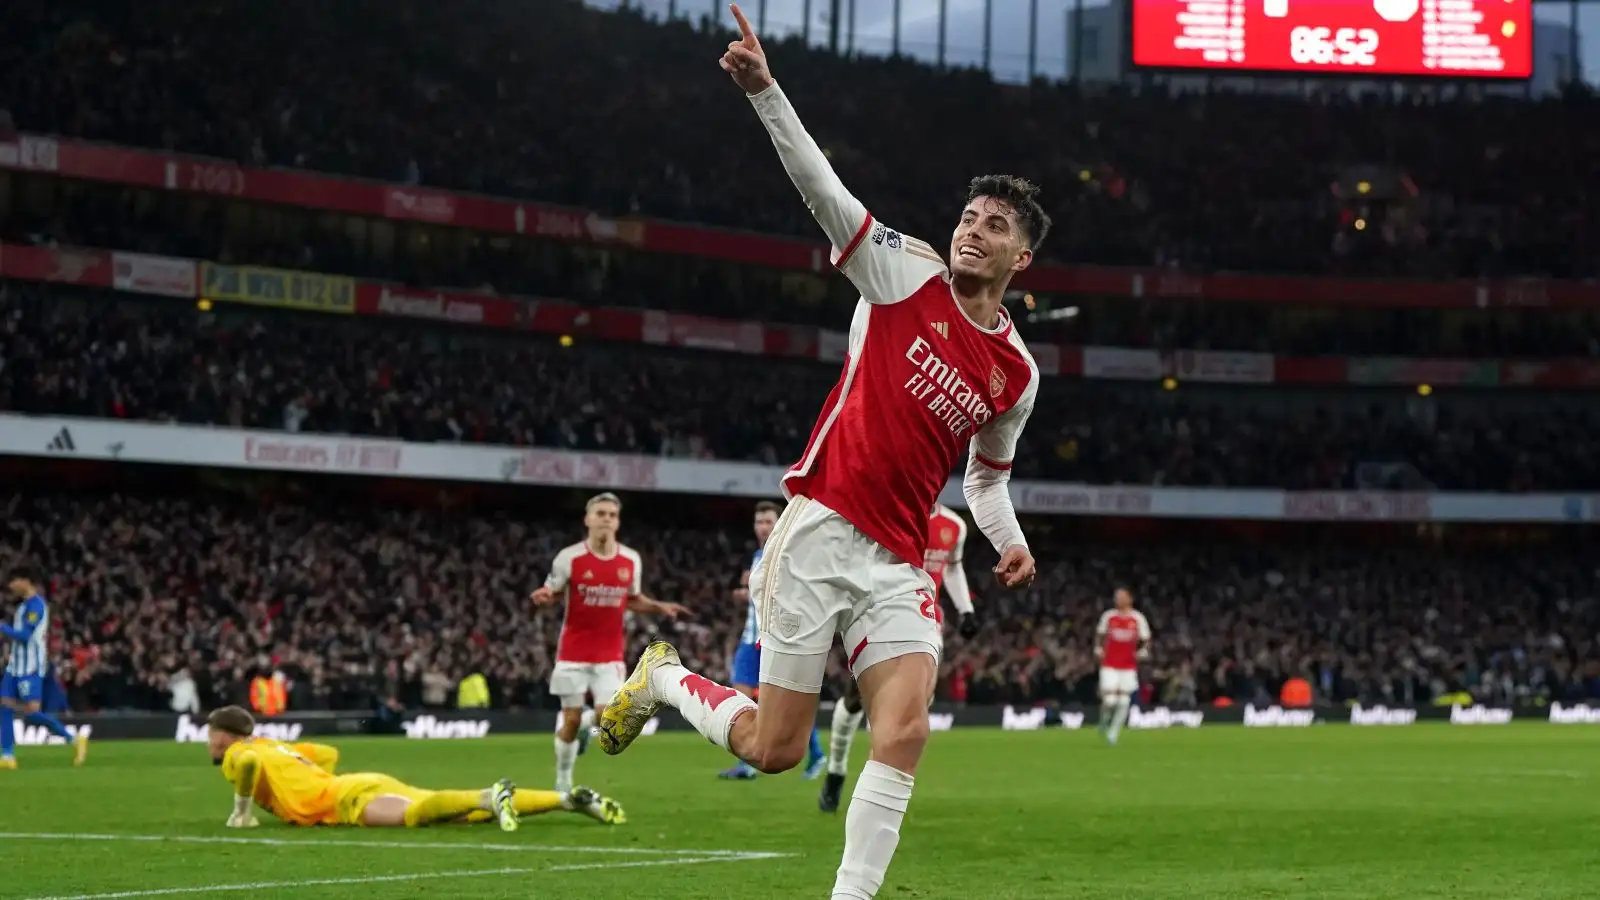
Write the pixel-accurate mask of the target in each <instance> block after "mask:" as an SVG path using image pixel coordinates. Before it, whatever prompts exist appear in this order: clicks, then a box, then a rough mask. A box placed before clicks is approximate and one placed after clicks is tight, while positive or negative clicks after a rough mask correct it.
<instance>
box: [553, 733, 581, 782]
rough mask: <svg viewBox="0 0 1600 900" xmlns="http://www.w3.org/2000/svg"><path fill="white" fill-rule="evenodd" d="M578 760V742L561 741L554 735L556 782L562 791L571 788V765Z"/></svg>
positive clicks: (559, 736) (558, 736)
mask: <svg viewBox="0 0 1600 900" xmlns="http://www.w3.org/2000/svg"><path fill="white" fill-rule="evenodd" d="M577 762H578V742H577V741H563V740H562V739H561V735H559V734H558V735H556V783H555V789H556V790H557V791H560V792H562V793H566V792H567V791H570V790H572V767H573V766H574V765H576V764H577Z"/></svg>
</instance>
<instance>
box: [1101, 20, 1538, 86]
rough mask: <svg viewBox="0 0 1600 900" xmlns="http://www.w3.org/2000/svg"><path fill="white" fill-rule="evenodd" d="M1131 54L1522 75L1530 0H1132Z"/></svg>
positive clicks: (1302, 69)
mask: <svg viewBox="0 0 1600 900" xmlns="http://www.w3.org/2000/svg"><path fill="white" fill-rule="evenodd" d="M1132 6H1133V29H1132V30H1133V63H1134V65H1136V66H1143V67H1150V68H1162V69H1189V70H1209V71H1218V72H1274V73H1283V74H1290V75H1347V76H1354V77H1379V76H1381V77H1396V76H1400V77H1407V76H1412V77H1432V78H1450V79H1468V78H1478V79H1482V78H1498V79H1511V78H1527V77H1529V76H1530V75H1532V74H1533V21H1532V18H1533V13H1532V10H1533V3H1532V0H1132Z"/></svg>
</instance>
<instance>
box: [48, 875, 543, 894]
mask: <svg viewBox="0 0 1600 900" xmlns="http://www.w3.org/2000/svg"><path fill="white" fill-rule="evenodd" d="M540 871H544V870H541V869H461V870H458V871H454V872H418V873H416V874H413V875H367V876H364V877H360V878H308V879H304V880H300V881H247V882H241V883H238V884H202V885H195V886H193V887H176V888H151V889H149V890H140V891H110V892H107V893H100V894H55V895H52V896H49V897H29V898H27V900H122V898H128V897H172V896H177V895H179V894H221V893H226V892H229V891H263V890H271V889H274V888H306V887H328V886H334V885H357V884H389V883H393V882H399V881H432V880H437V879H442V878H484V877H488V876H491V875H529V874H532V873H535V872H540Z"/></svg>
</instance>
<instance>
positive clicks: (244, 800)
mask: <svg viewBox="0 0 1600 900" xmlns="http://www.w3.org/2000/svg"><path fill="white" fill-rule="evenodd" d="M260 824H261V823H260V822H257V821H256V817H255V813H253V812H251V811H250V798H249V797H243V796H235V797H234V798H233V815H231V816H229V817H228V827H229V828H254V827H256V826H257V825H260Z"/></svg>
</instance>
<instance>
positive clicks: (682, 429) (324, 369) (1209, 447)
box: [0, 283, 1600, 491]
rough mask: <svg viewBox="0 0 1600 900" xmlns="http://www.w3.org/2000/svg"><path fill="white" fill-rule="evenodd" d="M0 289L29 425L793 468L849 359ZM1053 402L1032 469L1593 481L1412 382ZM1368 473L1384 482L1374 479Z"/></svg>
mask: <svg viewBox="0 0 1600 900" xmlns="http://www.w3.org/2000/svg"><path fill="white" fill-rule="evenodd" d="M0 291H3V292H4V297H3V298H0V409H6V410H12V411H18V412H25V413H34V414H62V415H75V416H92V417H110V418H123V419H136V420H154V421H167V422H183V423H192V424H212V425H226V426H233V427H244V428H260V429H270V430H285V431H300V432H308V433H335V434H356V435H372V436H384V437H395V438H400V439H404V440H409V441H424V442H433V441H443V442H465V443H489V444H501V445H513V446H544V447H558V448H566V449H579V450H593V451H606V452H616V453H642V454H650V455H664V456H677V457H694V458H700V459H728V460H749V461H755V462H761V463H764V464H767V465H787V464H789V463H791V462H793V461H794V460H796V459H798V458H799V456H800V454H801V453H802V451H803V450H804V447H805V441H806V438H807V437H808V436H809V434H810V431H811V426H812V424H813V422H814V421H815V418H816V415H817V411H818V410H819V409H820V407H821V404H822V402H823V401H824V399H826V397H827V395H828V392H829V390H830V389H831V388H832V386H833V384H834V382H835V380H836V379H837V377H838V369H837V367H836V366H832V365H824V364H820V363H814V362H806V361H800V360H776V359H772V358H766V357H750V356H743V355H738V354H715V353H707V352H704V351H687V350H672V349H666V348H647V347H640V346H632V345H605V344H584V345H581V346H578V347H572V348H563V347H561V346H559V345H558V344H557V343H555V342H553V341H548V340H540V339H535V338H531V337H528V336H499V335H492V334H488V333H484V332H478V331H468V330H442V329H439V328H437V327H436V326H431V325H428V324H423V323H407V322H386V323H383V324H378V323H375V322H371V321H360V320H353V319H344V318H329V317H320V316H307V315H294V314H282V313H268V312H261V311H257V310H254V309H248V310H227V311H224V312H218V313H211V314H198V313H196V312H195V311H194V310H193V309H191V308H188V307H186V306H182V305H178V304H172V303H168V302H160V301H146V300H130V299H122V297H124V296H125V295H116V294H109V293H99V292H87V291H79V290H76V289H72V290H68V289H60V288H41V287H37V286H31V285H23V284H16V283H10V284H3V285H0ZM729 385H735V386H737V388H736V389H733V390H730V389H729ZM1040 396H1041V400H1040V404H1039V407H1038V408H1037V410H1036V411H1035V413H1034V415H1033V417H1032V418H1031V419H1030V422H1029V426H1028V428H1027V430H1026V431H1025V432H1024V446H1023V447H1022V449H1021V451H1020V452H1019V454H1018V462H1017V469H1016V471H1017V474H1018V476H1019V477H1024V478H1047V479H1050V480H1061V481H1078V482H1085V483H1090V484H1133V485H1162V486H1195V487H1280V488H1289V489H1300V490H1313V489H1314V490H1323V489H1345V488H1351V487H1373V488H1394V489H1414V488H1427V487H1434V488H1438V489H1441V490H1469V489H1470V490H1489V491H1531V490H1569V489H1570V490H1589V489H1594V488H1596V487H1597V486H1600V462H1597V461H1596V459H1595V457H1594V455H1593V454H1592V453H1590V452H1588V443H1587V436H1590V435H1593V434H1596V433H1600V431H1597V427H1600V421H1597V420H1596V416H1595V414H1594V412H1593V410H1592V409H1591V408H1589V407H1588V406H1587V405H1585V404H1583V403H1577V404H1572V405H1566V406H1561V405H1546V406H1533V405H1527V406H1520V405H1519V406H1512V407H1509V408H1507V407H1493V408H1491V407H1487V406H1485V407H1482V408H1479V407H1477V406H1475V405H1474V404H1473V403H1471V402H1464V403H1456V404H1452V405H1448V406H1446V405H1441V406H1439V407H1438V408H1437V409H1436V410H1434V411H1433V412H1432V413H1431V414H1429V415H1426V416H1423V415H1416V414H1413V413H1412V412H1410V411H1408V410H1407V409H1406V406H1405V404H1404V402H1403V399H1402V395H1401V394H1400V393H1399V392H1395V393H1393V394H1391V395H1389V402H1388V403H1386V404H1384V405H1382V406H1374V407H1372V408H1366V407H1357V408H1355V409H1351V408H1349V405H1348V404H1344V405H1341V406H1338V407H1323V406H1319V405H1318V404H1317V403H1315V402H1311V401H1303V402H1299V403H1294V402H1290V403H1270V398H1271V396H1272V395H1271V394H1265V395H1263V394H1243V395H1228V394H1226V393H1223V394H1215V393H1206V392H1184V393H1179V394H1171V393H1166V392H1162V391H1158V390H1155V389H1154V388H1153V387H1152V386H1135V385H1116V384H1110V383H1105V382H1094V383H1087V382H1075V381H1072V380H1069V379H1058V378H1052V379H1049V380H1048V382H1047V383H1046V384H1045V385H1044V386H1043V387H1042V389H1041V395H1040ZM1190 398H1193V399H1190ZM1326 399H1328V400H1329V401H1332V400H1333V399H1335V397H1332V396H1330V397H1328V398H1326ZM1374 471H1378V472H1380V473H1381V472H1387V473H1389V474H1387V475H1383V476H1382V478H1383V479H1384V480H1382V481H1380V482H1377V483H1374V482H1372V481H1371V480H1370V478H1371V477H1373V476H1372V475H1371V473H1372V472H1374ZM1396 478H1398V479H1399V480H1395V479H1396ZM1364 479H1367V480H1364Z"/></svg>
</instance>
